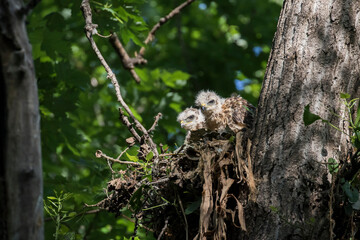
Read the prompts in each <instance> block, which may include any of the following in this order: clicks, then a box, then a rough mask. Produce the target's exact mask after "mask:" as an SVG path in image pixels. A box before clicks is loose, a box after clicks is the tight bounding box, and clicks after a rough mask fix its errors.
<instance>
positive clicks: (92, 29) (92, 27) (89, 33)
mask: <svg viewBox="0 0 360 240" xmlns="http://www.w3.org/2000/svg"><path fill="white" fill-rule="evenodd" d="M80 8H81V10H82V12H83V16H84V19H85V33H86V37H87V39H88V40H89V42H90V44H91V47H92V49H93V50H94V52H95V54H96V56H97V57H98V59H99V60H100V62H101V64H102V65H103V66H104V68H105V70H106V72H107V77H108V78H110V80H111V83H112V84H113V86H114V88H115V92H116V97H117V100H118V102H119V103H120V104H121V106H122V107H123V108H124V109H125V111H126V112H127V114H128V115H129V117H130V118H131V120H132V121H133V122H134V123H135V127H136V128H137V129H138V130H139V131H141V132H142V133H143V136H142V137H141V138H139V135H138V134H137V133H136V134H135V131H132V130H130V129H129V130H130V132H131V134H133V136H134V137H135V138H136V140H137V141H138V142H139V143H141V141H144V142H146V143H147V144H148V145H149V147H150V149H151V150H152V152H153V153H154V163H155V164H156V163H157V162H158V160H159V153H158V151H157V148H156V144H155V143H154V141H153V140H152V138H151V137H150V135H149V133H148V131H147V130H146V128H145V127H144V126H143V125H142V124H141V123H140V122H139V121H138V120H137V119H136V118H135V116H134V114H133V113H132V112H131V110H130V108H129V106H128V105H127V104H126V102H125V101H124V99H123V98H122V96H121V92H120V85H119V83H118V80H117V79H116V76H115V74H114V72H113V71H112V70H111V68H110V66H109V65H108V63H107V62H106V61H105V59H104V57H103V55H102V54H101V52H100V50H99V48H98V47H97V45H96V43H95V41H94V39H93V35H94V34H96V33H97V30H96V28H97V24H93V22H92V13H91V8H90V3H89V0H83V1H82V3H81V7H80ZM120 115H123V113H122V111H120ZM125 118H126V117H124V119H125ZM128 128H129V127H128ZM139 140H140V141H139Z"/></svg>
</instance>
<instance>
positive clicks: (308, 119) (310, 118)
mask: <svg viewBox="0 0 360 240" xmlns="http://www.w3.org/2000/svg"><path fill="white" fill-rule="evenodd" d="M319 119H322V118H321V117H320V116H319V115H316V114H313V113H311V112H310V105H309V104H308V105H306V106H305V108H304V115H303V120H304V123H305V126H309V125H310V124H312V123H313V122H315V121H316V120H319Z"/></svg>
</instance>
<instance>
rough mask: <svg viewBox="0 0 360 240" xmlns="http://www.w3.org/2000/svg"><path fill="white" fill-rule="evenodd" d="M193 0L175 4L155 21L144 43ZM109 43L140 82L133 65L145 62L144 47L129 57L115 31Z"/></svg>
mask: <svg viewBox="0 0 360 240" xmlns="http://www.w3.org/2000/svg"><path fill="white" fill-rule="evenodd" d="M194 1H195V0H187V1H186V2H184V3H182V4H180V5H179V6H177V7H176V8H174V9H173V10H172V11H171V12H170V13H169V14H168V15H166V16H165V17H163V18H161V19H160V21H159V22H158V23H156V24H155V25H154V27H153V28H152V29H151V31H150V32H149V34H148V36H147V37H146V39H145V41H144V43H145V44H149V42H151V41H152V40H153V39H154V37H155V33H156V31H157V30H158V29H159V28H160V27H161V26H162V25H164V24H165V23H166V22H168V21H169V20H170V19H171V18H173V17H174V16H175V15H177V14H179V13H180V11H181V10H182V9H184V8H185V7H186V6H188V5H190V4H191V3H192V2H194ZM110 43H111V44H112V46H113V47H114V49H115V50H116V52H117V53H118V54H119V56H120V58H121V62H122V64H123V66H124V68H125V69H127V70H129V71H130V73H131V75H132V76H133V78H134V79H135V81H136V82H137V83H140V81H141V79H140V78H139V76H138V75H137V73H136V72H135V70H134V67H135V66H136V65H140V64H146V63H147V60H146V59H145V58H144V54H145V47H141V49H140V51H139V54H137V53H136V52H135V57H134V58H131V57H129V54H128V53H127V52H126V50H125V48H124V46H123V45H122V44H121V42H120V40H119V38H118V36H117V35H116V34H115V33H113V34H112V35H111V37H110Z"/></svg>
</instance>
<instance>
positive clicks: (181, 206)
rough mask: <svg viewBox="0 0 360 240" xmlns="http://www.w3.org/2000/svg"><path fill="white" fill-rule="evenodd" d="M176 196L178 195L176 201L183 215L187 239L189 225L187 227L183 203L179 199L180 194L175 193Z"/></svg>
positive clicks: (187, 237)
mask: <svg viewBox="0 0 360 240" xmlns="http://www.w3.org/2000/svg"><path fill="white" fill-rule="evenodd" d="M177 197H178V201H179V205H180V209H181V212H182V214H183V217H184V222H185V232H186V240H188V239H189V227H188V222H187V219H186V214H185V211H184V207H183V204H182V201H181V198H180V196H179V195H177Z"/></svg>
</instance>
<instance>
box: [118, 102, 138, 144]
mask: <svg viewBox="0 0 360 240" xmlns="http://www.w3.org/2000/svg"><path fill="white" fill-rule="evenodd" d="M119 113H120V120H121V121H122V123H123V124H124V125H125V126H126V127H127V128H128V129H129V132H130V133H131V134H132V135H133V136H134V137H135V139H136V141H137V142H138V143H140V142H141V137H140V136H139V134H138V133H137V132H136V131H135V129H134V127H133V125H132V124H131V123H130V121H129V119H128V118H127V116H125V114H124V112H123V110H121V108H119Z"/></svg>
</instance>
